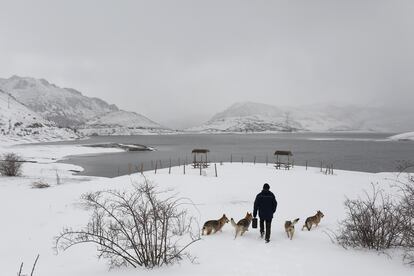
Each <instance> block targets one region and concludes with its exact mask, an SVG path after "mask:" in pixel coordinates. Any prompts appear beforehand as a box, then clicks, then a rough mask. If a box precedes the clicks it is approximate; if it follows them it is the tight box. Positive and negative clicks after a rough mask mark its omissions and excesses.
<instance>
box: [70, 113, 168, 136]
mask: <svg viewBox="0 0 414 276" xmlns="http://www.w3.org/2000/svg"><path fill="white" fill-rule="evenodd" d="M78 130H79V131H80V132H82V133H83V134H85V135H134V134H143V133H160V132H168V131H169V130H167V129H166V128H164V127H162V126H161V125H159V124H157V123H155V122H153V121H151V120H150V119H148V118H147V117H145V116H143V115H140V114H137V113H135V112H128V111H124V110H118V111H114V112H110V113H106V114H104V115H101V116H97V117H95V118H92V119H91V120H89V121H87V122H86V123H85V124H84V125H82V126H80V127H79V129H78Z"/></svg>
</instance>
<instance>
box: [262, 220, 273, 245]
mask: <svg viewBox="0 0 414 276" xmlns="http://www.w3.org/2000/svg"><path fill="white" fill-rule="evenodd" d="M265 224H266V232H265ZM271 226H272V220H271V219H260V235H261V236H262V237H263V234H265V240H266V241H269V240H270V228H271Z"/></svg>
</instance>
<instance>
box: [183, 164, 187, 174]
mask: <svg viewBox="0 0 414 276" xmlns="http://www.w3.org/2000/svg"><path fill="white" fill-rule="evenodd" d="M185 165H186V164H185V163H184V166H183V170H184V174H185Z"/></svg>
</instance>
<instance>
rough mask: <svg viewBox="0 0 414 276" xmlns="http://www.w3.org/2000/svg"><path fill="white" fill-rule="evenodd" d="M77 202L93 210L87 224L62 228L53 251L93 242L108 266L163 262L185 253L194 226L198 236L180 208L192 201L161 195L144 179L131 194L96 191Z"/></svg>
mask: <svg viewBox="0 0 414 276" xmlns="http://www.w3.org/2000/svg"><path fill="white" fill-rule="evenodd" d="M161 198H163V199H161ZM82 200H83V202H84V203H85V204H86V206H88V207H89V208H91V209H92V216H91V218H90V220H89V222H88V224H87V225H86V227H84V228H83V229H80V230H73V229H71V228H66V229H64V230H63V231H62V232H61V233H60V234H59V236H58V237H57V238H56V249H61V250H67V249H69V248H70V247H72V246H74V245H79V244H85V243H92V244H95V245H97V250H98V257H99V258H101V257H102V258H106V259H108V260H109V265H110V268H113V267H119V266H132V267H140V266H141V267H145V268H154V267H158V266H163V265H168V264H171V263H174V262H176V261H179V260H181V259H182V258H183V257H185V256H187V257H189V255H188V253H186V249H187V248H188V246H190V245H191V244H193V243H194V242H196V241H198V240H199V239H200V237H199V232H200V231H199V229H198V230H197V231H196V233H197V236H195V235H193V234H192V233H193V232H192V228H193V224H194V225H195V220H194V219H193V218H189V216H188V215H187V210H185V209H181V207H184V206H185V205H186V204H191V203H189V202H187V201H185V200H184V199H180V198H176V197H175V196H170V197H169V196H168V195H167V193H162V194H161V192H159V191H157V189H156V187H155V186H154V185H152V184H150V183H149V182H148V181H145V182H144V183H142V184H140V185H137V186H135V187H134V188H133V190H132V191H131V192H120V191H100V192H95V193H88V194H85V195H83V196H82ZM177 230H178V231H177ZM180 230H182V231H180Z"/></svg>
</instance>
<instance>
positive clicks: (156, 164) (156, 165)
mask: <svg viewBox="0 0 414 276" xmlns="http://www.w3.org/2000/svg"><path fill="white" fill-rule="evenodd" d="M157 167H158V162H157V161H155V174H157Z"/></svg>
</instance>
